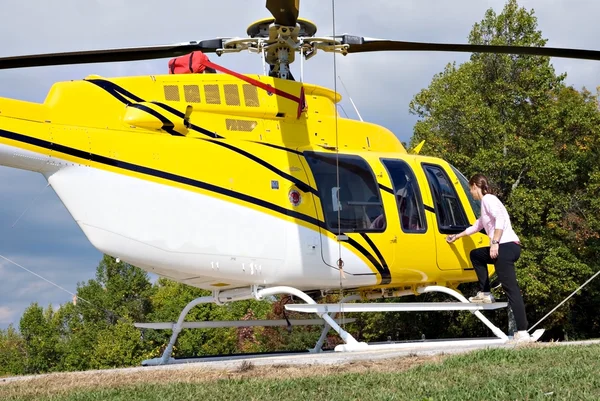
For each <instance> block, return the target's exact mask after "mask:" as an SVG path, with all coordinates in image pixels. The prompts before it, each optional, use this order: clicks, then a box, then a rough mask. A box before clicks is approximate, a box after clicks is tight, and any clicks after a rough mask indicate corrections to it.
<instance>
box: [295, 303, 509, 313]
mask: <svg viewBox="0 0 600 401" xmlns="http://www.w3.org/2000/svg"><path fill="white" fill-rule="evenodd" d="M507 306H508V303H507V302H495V303H492V304H476V303H464V302H411V303H368V304H342V303H339V304H317V305H309V304H301V305H285V309H287V310H289V311H295V312H306V313H330V312H346V313H350V312H400V311H402V312H406V311H413V312H424V311H448V310H470V311H474V310H492V309H500V308H506V307H507Z"/></svg>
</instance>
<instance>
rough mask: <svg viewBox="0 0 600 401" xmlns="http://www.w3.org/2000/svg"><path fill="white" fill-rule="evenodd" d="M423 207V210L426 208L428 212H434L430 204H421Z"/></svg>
mask: <svg viewBox="0 0 600 401" xmlns="http://www.w3.org/2000/svg"><path fill="white" fill-rule="evenodd" d="M423 208H424V209H425V210H427V211H428V212H431V213H434V214H435V209H434V208H432V207H431V206H427V205H423Z"/></svg>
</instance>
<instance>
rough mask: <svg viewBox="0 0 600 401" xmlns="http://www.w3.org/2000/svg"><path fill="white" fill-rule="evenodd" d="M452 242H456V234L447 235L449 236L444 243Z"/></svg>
mask: <svg viewBox="0 0 600 401" xmlns="http://www.w3.org/2000/svg"><path fill="white" fill-rule="evenodd" d="M454 241H456V234H452V235H449V236H447V237H446V242H447V243H449V244H451V243H453V242H454Z"/></svg>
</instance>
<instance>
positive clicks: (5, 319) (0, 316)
mask: <svg viewBox="0 0 600 401" xmlns="http://www.w3.org/2000/svg"><path fill="white" fill-rule="evenodd" d="M15 312H16V311H14V310H12V309H10V308H9V307H7V306H0V324H8V323H11V322H12V321H13V319H14V315H15Z"/></svg>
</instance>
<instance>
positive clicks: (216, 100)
mask: <svg viewBox="0 0 600 401" xmlns="http://www.w3.org/2000/svg"><path fill="white" fill-rule="evenodd" d="M204 96H206V103H207V104H221V94H220V93H219V85H204Z"/></svg>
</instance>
